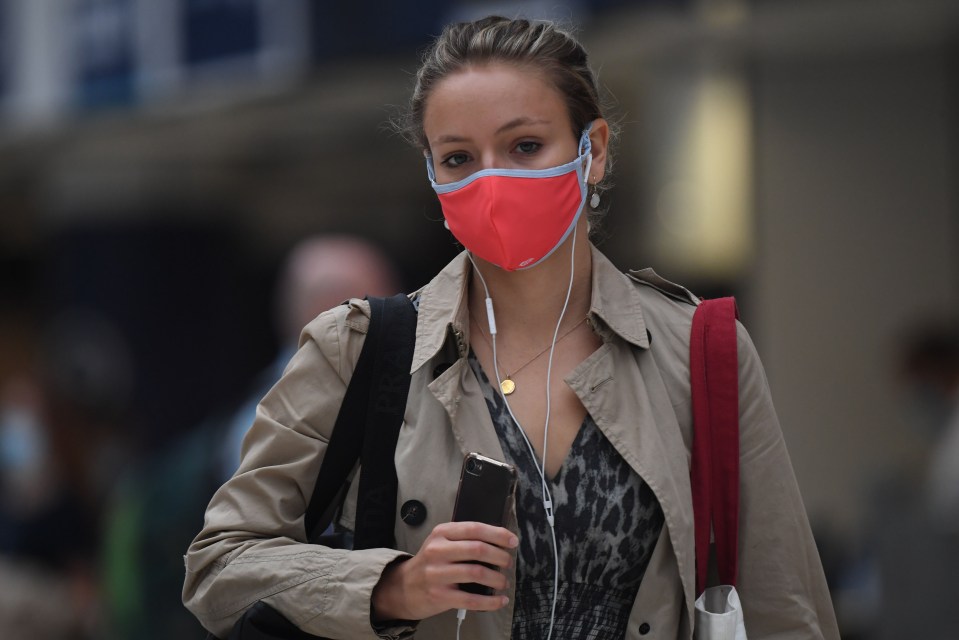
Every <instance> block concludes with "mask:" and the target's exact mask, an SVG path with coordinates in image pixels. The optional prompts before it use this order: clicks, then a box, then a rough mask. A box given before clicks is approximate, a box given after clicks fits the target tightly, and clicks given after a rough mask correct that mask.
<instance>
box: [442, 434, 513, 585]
mask: <svg viewBox="0 0 959 640" xmlns="http://www.w3.org/2000/svg"><path fill="white" fill-rule="evenodd" d="M515 490H516V469H515V467H513V466H512V465H510V464H507V463H505V462H500V461H498V460H494V459H492V458H488V457H486V456H484V455H481V454H479V453H469V454H467V455H466V458H465V459H464V460H463V469H462V471H461V472H460V484H459V489H458V491H457V493H456V504H455V506H454V507H453V522H483V523H485V524H489V525H493V526H496V527H502V526H505V524H506V514H507V513H508V510H509V506H510V500H511V499H512V497H513V493H514V492H515ZM480 564H482V563H480ZM486 566H489V567H490V568H491V569H492V568H495V567H492V566H490V565H486ZM460 588H461V589H463V590H464V591H469V592H470V593H479V594H482V595H492V594H493V590H492V589H490V588H489V587H486V586H483V585H479V584H476V583H468V584H461V585H460Z"/></svg>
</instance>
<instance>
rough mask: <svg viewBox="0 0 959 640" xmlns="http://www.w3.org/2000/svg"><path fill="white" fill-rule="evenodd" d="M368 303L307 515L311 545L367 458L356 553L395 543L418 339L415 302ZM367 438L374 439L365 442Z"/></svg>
mask: <svg viewBox="0 0 959 640" xmlns="http://www.w3.org/2000/svg"><path fill="white" fill-rule="evenodd" d="M368 300H369V303H370V325H369V329H368V330H367V334H366V339H365V340H364V342H363V349H362V350H361V351H360V357H359V360H357V363H356V368H355V369H354V371H353V377H352V379H351V380H350V384H349V387H348V388H347V390H346V395H345V396H344V398H343V403H342V405H341V406H340V411H339V414H337V416H336V424H335V425H334V427H333V434H332V435H331V436H330V442H329V445H328V446H327V450H326V455H325V456H324V458H323V464H322V465H320V471H319V474H318V475H317V479H316V486H315V488H314V489H313V496H312V498H311V499H310V504H309V507H307V510H306V516H305V521H306V532H307V536H308V539H309V540H310V541H314V540H316V539H317V538H318V537H319V535H320V534H322V533H323V531H324V530H325V529H326V528H327V527H328V526H329V524H330V523H331V522H332V521H333V517H334V514H335V512H336V510H337V509H338V508H339V506H340V504H341V503H342V501H343V498H344V496H345V492H346V490H347V488H348V487H347V482H346V480H347V478H348V477H349V474H350V472H351V471H352V470H353V467H354V466H355V465H356V461H357V460H358V459H360V457H361V455H362V460H361V467H362V472H361V474H360V487H359V494H358V503H357V512H356V527H355V531H354V542H353V547H354V548H356V549H368V548H374V547H392V546H393V544H394V540H393V522H394V520H395V517H396V515H395V514H396V491H397V479H396V466H395V465H394V463H393V454H394V452H395V450H396V440H397V438H398V437H399V432H400V426H401V425H402V423H403V413H404V412H405V409H406V398H407V395H409V388H410V366H411V364H412V362H413V346H414V343H415V338H416V309H415V308H414V307H413V304H412V303H411V302H410V300H409V298H408V297H407V296H405V295H403V294H399V295H396V296H393V297H391V298H368ZM366 433H369V434H370V436H371V437H368V438H365V437H364V435H365V434H366Z"/></svg>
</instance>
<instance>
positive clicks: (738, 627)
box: [693, 584, 746, 640]
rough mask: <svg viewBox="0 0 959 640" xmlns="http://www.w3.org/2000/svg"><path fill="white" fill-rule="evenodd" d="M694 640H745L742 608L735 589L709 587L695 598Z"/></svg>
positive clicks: (724, 586) (725, 586)
mask: <svg viewBox="0 0 959 640" xmlns="http://www.w3.org/2000/svg"><path fill="white" fill-rule="evenodd" d="M695 624H696V627H695V631H694V633H693V638H695V639H696V640H746V624H745V622H743V608H742V607H741V606H740V604H739V594H738V593H737V592H736V587H733V586H731V585H726V584H724V585H720V586H718V587H709V588H708V589H706V590H705V591H704V592H703V594H702V595H701V596H699V597H698V598H696V621H695Z"/></svg>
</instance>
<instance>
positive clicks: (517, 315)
mask: <svg viewBox="0 0 959 640" xmlns="http://www.w3.org/2000/svg"><path fill="white" fill-rule="evenodd" d="M572 242H573V238H572V237H570V238H569V239H567V241H566V242H564V243H563V244H562V245H561V246H560V247H559V248H557V249H556V251H554V252H553V254H552V255H551V256H550V257H549V258H547V259H546V260H544V261H543V262H542V263H540V264H538V265H536V266H535V267H533V268H532V269H526V270H522V271H512V272H509V271H504V270H503V269H500V268H499V267H496V266H495V265H492V264H490V263H488V262H485V261H483V260H481V259H479V258H474V260H475V263H476V268H477V269H479V271H480V272H481V273H482V276H483V279H485V281H486V285H487V287H489V295H490V297H491V298H492V299H493V307H494V310H495V314H496V325H497V331H498V333H499V335H500V337H501V338H503V337H504V336H505V339H506V340H508V341H510V342H511V343H522V342H524V341H532V343H533V344H540V343H541V342H542V340H543V336H546V335H550V336H551V335H552V332H553V330H554V329H555V328H556V321H557V320H558V319H559V315H560V313H561V312H562V310H563V304H564V302H565V301H566V292H567V289H568V288H569V284H570V248H571V243H572ZM573 268H574V273H573V286H572V291H571V292H570V296H569V304H568V306H567V308H566V314H565V316H564V317H563V324H562V327H570V326H573V325H575V324H576V323H578V322H579V321H581V320H582V319H583V318H584V317H586V314H587V313H588V312H589V307H590V302H591V301H590V297H591V294H592V256H591V253H590V245H589V242H588V240H587V239H586V229H585V227H584V228H581V229H579V230H578V231H577V234H576V249H575V259H574V265H573ZM469 295H470V300H469V306H470V313H471V314H472V316H473V318H475V319H476V321H477V322H481V323H482V327H483V330H484V331H488V327H487V323H486V301H485V298H486V291H485V289H484V288H483V283H482V281H481V280H480V277H479V275H477V274H476V273H475V271H474V273H473V275H472V279H471V281H470V293H469ZM561 330H562V328H561Z"/></svg>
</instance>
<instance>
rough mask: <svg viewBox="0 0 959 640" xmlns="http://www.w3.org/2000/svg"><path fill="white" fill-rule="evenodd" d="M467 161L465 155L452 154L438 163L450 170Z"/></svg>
mask: <svg viewBox="0 0 959 640" xmlns="http://www.w3.org/2000/svg"><path fill="white" fill-rule="evenodd" d="M468 160H469V156H468V155H466V154H465V153H453V154H450V155H448V156H446V158H445V159H444V160H443V161H442V162H441V163H440V164H442V165H443V166H445V167H449V168H450V169H455V168H456V167H458V166H460V165H462V164H465V163H466V162H467V161H468Z"/></svg>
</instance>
